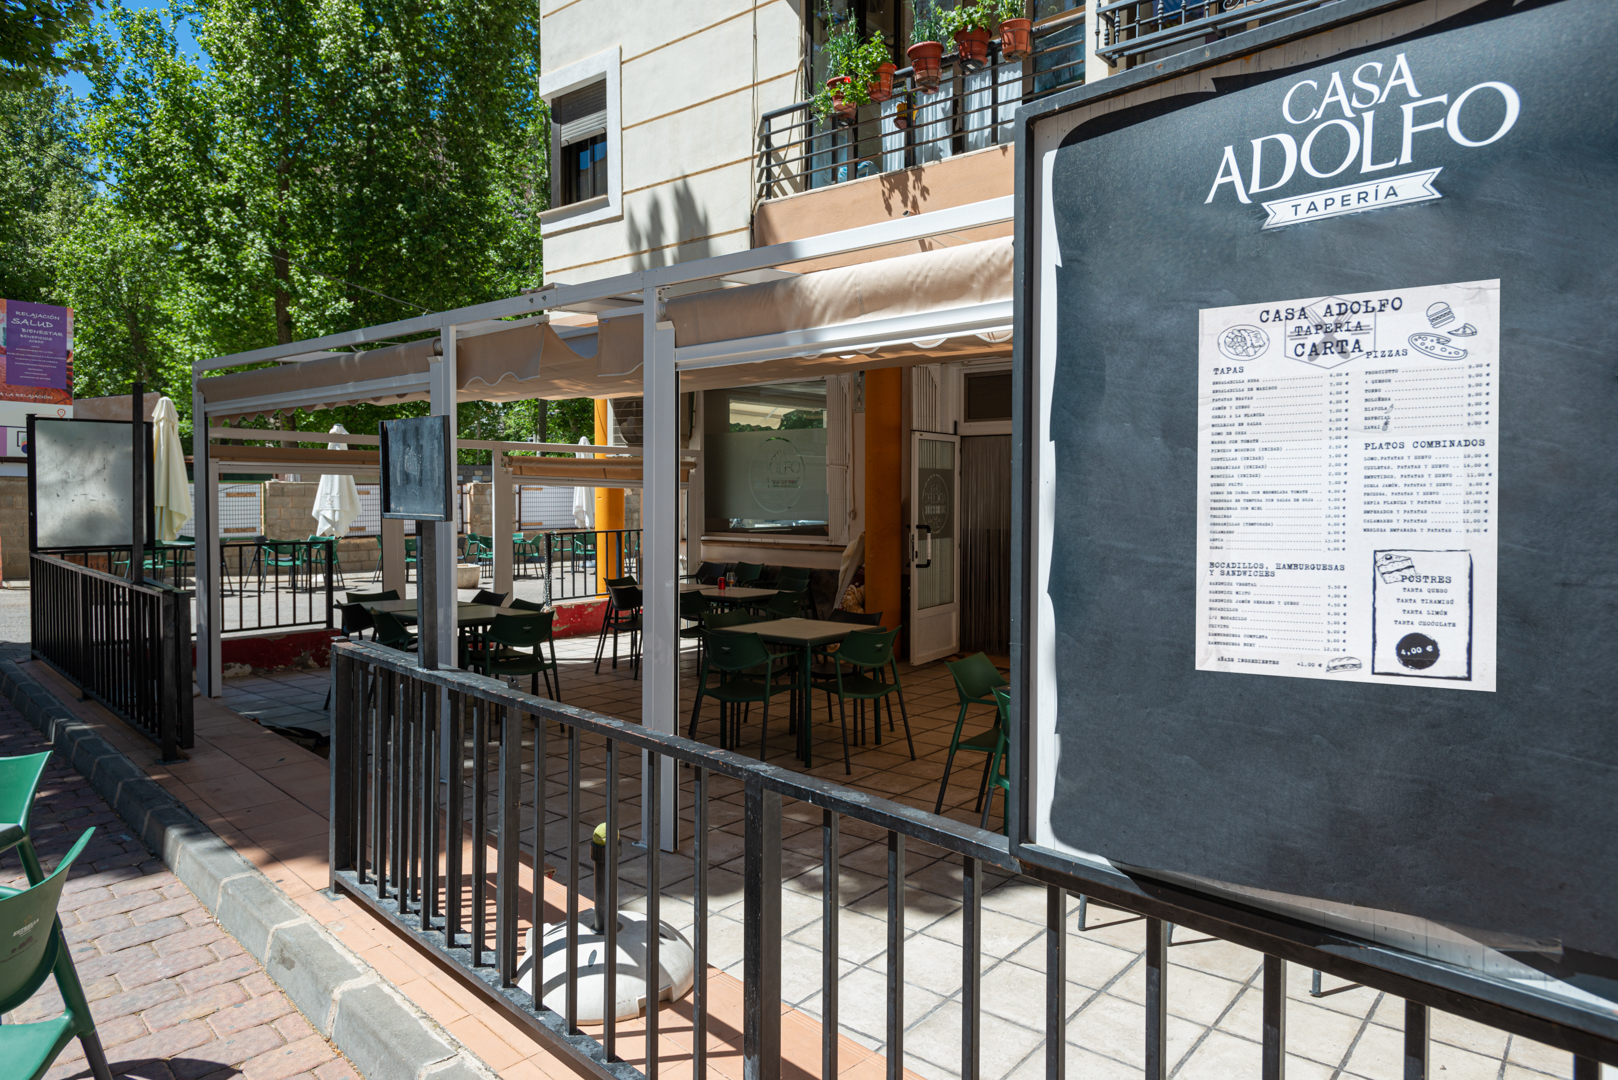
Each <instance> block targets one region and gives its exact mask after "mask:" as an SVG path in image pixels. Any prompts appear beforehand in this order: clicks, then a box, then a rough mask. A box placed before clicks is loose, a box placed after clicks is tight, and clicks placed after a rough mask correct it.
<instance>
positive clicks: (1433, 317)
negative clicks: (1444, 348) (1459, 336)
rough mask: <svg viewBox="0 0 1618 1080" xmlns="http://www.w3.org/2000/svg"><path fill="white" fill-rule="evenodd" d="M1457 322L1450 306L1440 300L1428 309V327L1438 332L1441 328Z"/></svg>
mask: <svg viewBox="0 0 1618 1080" xmlns="http://www.w3.org/2000/svg"><path fill="white" fill-rule="evenodd" d="M1454 321H1455V312H1453V311H1451V310H1450V307H1449V305H1448V304H1446V303H1444V301H1442V300H1440V301H1439V302H1438V303H1436V304H1433V305H1431V306H1430V307H1428V308H1427V325H1428V326H1431V327H1432V328H1433V329H1434V330H1437V329H1438V328H1439V327H1441V326H1448V325H1449V324H1450V323H1452V322H1454Z"/></svg>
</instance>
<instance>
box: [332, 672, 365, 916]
mask: <svg viewBox="0 0 1618 1080" xmlns="http://www.w3.org/2000/svg"><path fill="white" fill-rule="evenodd" d="M353 682H354V665H353V663H352V662H351V661H350V660H348V659H347V658H346V657H344V656H343V655H342V654H341V653H338V654H337V655H336V656H333V657H332V658H331V827H330V828H329V829H328V830H327V836H328V842H327V862H328V864H329V865H330V868H331V888H332V891H333V892H335V891H336V889H337V871H339V870H348V869H352V868H353V866H354V821H355V819H356V818H357V817H358V816H359V807H358V805H356V800H355V796H356V794H357V793H358V790H359V785H358V783H357V782H356V781H357V780H358V776H357V773H358V766H359V761H360V756H359V753H358V747H357V746H356V745H355V733H356V728H357V726H358V725H356V724H355V722H354V720H355V717H354V708H353V702H352V701H351V700H350V698H351V696H352V695H353V692H354V691H353Z"/></svg>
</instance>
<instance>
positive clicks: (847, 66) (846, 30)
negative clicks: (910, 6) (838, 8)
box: [811, 11, 892, 123]
mask: <svg viewBox="0 0 1618 1080" xmlns="http://www.w3.org/2000/svg"><path fill="white" fill-rule="evenodd" d="M822 15H823V16H825V15H826V12H824V11H822ZM824 52H825V56H826V70H827V72H828V82H831V81H834V80H839V79H841V80H845V81H843V82H841V83H840V84H838V85H837V86H836V87H835V88H834V87H833V86H831V85H827V84H822V85H820V86H819V87H817V88H816V89H815V93H814V97H813V98H812V99H811V109H812V110H813V112H814V114H815V118H816V119H817V120H819V121H821V122H822V123H824V122H825V121H826V120H827V119H828V118H829V117H830V116H832V114H833V113H836V112H838V111H839V110H838V108H837V103H838V99H839V98H840V99H841V100H842V104H843V110H842V111H843V113H844V114H845V115H852V113H853V112H854V111H855V110H857V109H858V108H859V107H860V106H861V105H869V104H870V102H871V84H872V83H873V82H875V81H876V80H877V69H878V68H880V67H881V66H882V65H883V64H886V63H890V62H891V61H892V58H891V56H890V55H889V53H888V46H887V43H886V42H884V41H883V40H882V36H881V35H880V34H877V33H873V34H872V35H871V36H870V38H868V39H867V40H865V41H861V40H860V35H859V31H858V30H856V29H855V28H854V20H853V18H851V17H849V16H846V15H845V16H842V17H841V18H837V19H835V21H834V22H833V24H832V31H831V34H830V35H828V36H827V38H826V46H825V49H824Z"/></svg>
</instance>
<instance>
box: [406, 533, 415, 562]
mask: <svg viewBox="0 0 1618 1080" xmlns="http://www.w3.org/2000/svg"><path fill="white" fill-rule="evenodd" d="M405 554H406V555H409V556H412V557H414V556H415V554H416V538H415V537H414V536H407V537H405Z"/></svg>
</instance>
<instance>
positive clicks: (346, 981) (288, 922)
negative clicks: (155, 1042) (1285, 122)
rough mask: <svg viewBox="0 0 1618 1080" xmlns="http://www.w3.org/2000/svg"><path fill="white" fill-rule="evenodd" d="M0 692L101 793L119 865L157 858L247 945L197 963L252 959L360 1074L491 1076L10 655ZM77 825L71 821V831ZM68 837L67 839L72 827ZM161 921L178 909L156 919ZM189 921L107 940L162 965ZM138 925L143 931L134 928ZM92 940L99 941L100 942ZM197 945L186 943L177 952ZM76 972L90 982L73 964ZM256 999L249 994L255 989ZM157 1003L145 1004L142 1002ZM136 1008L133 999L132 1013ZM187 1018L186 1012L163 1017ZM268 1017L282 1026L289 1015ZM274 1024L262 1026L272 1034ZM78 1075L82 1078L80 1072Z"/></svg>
mask: <svg viewBox="0 0 1618 1080" xmlns="http://www.w3.org/2000/svg"><path fill="white" fill-rule="evenodd" d="M0 698H4V699H6V700H8V701H9V702H10V703H11V705H14V706H15V709H13V708H11V707H10V706H7V705H6V702H5V701H0V709H3V710H4V714H3V715H0V724H4V723H7V722H14V723H16V724H18V725H20V730H24V731H26V725H31V726H32V727H33V728H34V729H35V731H34V732H33V733H32V736H33V739H34V742H33V744H32V745H33V747H34V750H35V751H37V750H38V749H42V748H47V747H48V748H52V749H54V750H56V751H57V755H58V756H57V757H56V758H55V759H53V762H52V765H53V767H64V766H66V764H67V763H68V762H71V765H72V767H73V768H74V769H76V770H77V775H79V778H80V780H81V782H83V785H84V788H83V790H84V794H85V795H87V796H89V797H91V798H97V799H98V802H99V801H100V800H105V801H104V802H100V806H101V807H102V809H104V810H106V811H107V812H108V813H109V814H113V813H115V818H114V819H113V820H114V821H116V819H117V818H121V819H122V822H123V827H122V828H119V829H118V836H119V837H120V838H121V839H120V842H121V843H125V844H133V845H134V847H133V848H132V849H131V851H130V852H129V853H127V854H126V855H125V858H127V859H128V860H130V861H129V862H128V863H127V864H126V865H128V866H132V867H138V866H141V865H144V864H147V863H150V865H151V866H152V867H153V868H154V870H156V871H162V868H163V867H164V866H166V867H167V868H168V869H169V870H171V871H173V873H172V875H170V876H169V880H171V881H174V883H175V884H177V885H180V886H181V887H182V888H185V889H188V890H189V892H190V893H191V894H192V896H193V902H200V907H199V910H201V911H203V913H204V914H205V915H206V914H207V913H209V912H211V916H210V917H211V918H214V919H217V920H218V925H217V926H216V927H215V930H216V931H218V932H219V933H220V936H221V937H222V938H225V939H227V940H231V939H232V938H233V940H231V944H232V945H233V946H235V947H236V949H237V950H239V952H240V953H242V954H245V955H241V956H235V957H232V958H231V959H222V958H218V957H216V958H215V960H213V961H210V962H209V964H207V965H205V966H212V965H213V964H229V963H230V962H231V961H232V960H234V961H235V962H236V963H238V964H252V965H254V966H255V967H256V966H257V965H259V964H262V965H263V967H262V969H261V970H262V972H263V973H265V974H267V975H268V977H269V980H270V981H271V983H272V985H274V986H276V987H278V988H279V990H280V992H281V993H283V994H284V999H285V1000H288V1001H290V1003H291V1005H292V1006H294V1007H295V1008H296V1010H297V1013H301V1014H302V1015H301V1016H299V1017H298V1019H297V1022H298V1023H303V1024H304V1025H305V1027H307V1028H308V1030H309V1032H310V1033H312V1034H313V1035H315V1036H316V1037H321V1038H323V1039H324V1038H329V1039H330V1040H331V1042H332V1043H334V1044H335V1045H336V1046H337V1048H338V1049H339V1050H341V1052H342V1053H343V1055H344V1056H345V1057H346V1058H347V1060H348V1062H350V1063H351V1067H352V1068H354V1069H356V1070H357V1071H358V1073H359V1074H360V1075H363V1076H364V1077H366V1078H367V1080H493V1076H494V1074H493V1073H492V1072H490V1070H489V1069H488V1067H487V1066H485V1065H484V1064H483V1063H482V1062H481V1061H479V1060H478V1058H477V1057H476V1056H475V1055H474V1054H473V1053H472V1052H471V1051H470V1050H468V1049H466V1047H464V1046H462V1045H461V1043H460V1042H459V1040H457V1039H455V1037H454V1036H452V1035H450V1034H449V1033H448V1032H447V1031H445V1030H444V1029H443V1028H441V1027H439V1026H438V1025H437V1024H435V1023H434V1022H433V1021H432V1020H431V1019H430V1018H429V1017H428V1016H427V1015H426V1014H425V1013H423V1012H422V1011H421V1010H420V1009H419V1008H417V1007H416V1006H415V1005H413V1004H411V1003H410V1002H409V1001H408V1000H407V999H406V998H405V997H404V996H403V995H401V994H400V993H399V992H398V991H397V990H395V989H394V988H393V987H392V986H389V985H388V984H387V983H386V982H385V981H384V980H383V979H382V978H381V977H380V976H379V975H378V974H377V973H376V971H375V970H374V969H373V968H372V967H371V966H370V965H369V964H367V963H366V962H365V961H364V960H362V959H360V958H359V957H358V956H356V955H354V953H353V952H351V951H350V950H349V949H347V948H346V947H344V946H343V945H342V944H341V943H340V942H339V941H338V940H337V939H336V938H335V937H333V936H332V935H331V934H330V933H329V932H328V931H327V930H326V929H325V927H323V926H321V925H320V924H319V923H318V922H316V921H315V920H314V918H313V917H311V916H310V915H309V914H308V913H307V912H305V911H304V910H303V909H302V908H300V907H298V906H297V905H296V904H294V903H293V902H292V901H291V900H289V899H288V898H287V896H286V894H285V893H283V892H281V890H280V889H278V888H277V887H276V886H275V885H274V883H272V882H271V881H270V880H269V879H268V878H266V877H265V876H264V875H263V874H262V873H260V872H259V870H258V869H257V868H256V867H255V866H253V864H252V863H250V862H248V861H247V860H246V859H245V858H243V857H242V856H241V855H239V854H237V853H236V851H235V850H234V849H232V848H231V847H230V845H229V844H227V843H225V842H224V841H223V840H221V839H220V838H219V837H218V836H217V835H216V834H215V833H214V832H213V831H212V830H211V829H209V828H208V827H207V826H206V825H204V824H203V823H202V822H201V821H199V820H197V818H196V816H195V815H194V814H192V813H191V812H190V811H189V810H187V809H186V808H185V807H184V806H182V805H181V804H180V803H179V802H178V801H176V800H175V799H174V797H173V796H171V795H170V794H169V793H168V792H166V791H164V790H163V789H162V787H161V786H159V785H158V784H157V782H156V781H154V780H152V779H151V778H150V777H149V776H147V775H146V774H145V773H144V772H142V771H141V770H140V769H139V768H138V767H137V766H136V765H135V764H134V762H132V761H130V760H129V758H127V757H126V756H124V754H123V753H121V752H120V751H119V750H117V749H116V748H115V747H113V746H112V745H111V744H110V743H108V742H107V741H106V740H105V739H103V738H102V737H101V736H100V735H99V734H98V733H97V732H96V730H95V729H94V727H92V726H91V725H90V724H87V723H85V722H84V721H83V720H80V719H78V718H77V717H74V716H73V715H71V714H70V713H69V712H68V711H67V709H66V708H64V707H63V706H62V704H61V703H60V702H59V701H57V700H56V698H55V697H53V696H52V695H51V694H50V692H49V691H47V690H46V689H45V688H44V687H42V686H40V685H39V683H37V682H36V681H35V680H34V679H32V678H30V677H29V676H28V675H27V674H26V673H24V672H23V671H22V669H21V668H19V667H18V666H17V664H16V663H15V662H14V661H11V660H0ZM41 735H42V736H43V739H42V740H41V739H40V736H41ZM0 752H4V753H22V752H23V751H21V750H9V751H0ZM82 831H83V829H82V828H81V829H80V830H79V832H82ZM73 835H74V836H75V837H77V836H78V832H75V833H74V834H73ZM64 850H65V849H64ZM153 851H155V852H158V853H159V854H160V855H161V861H157V860H153V859H152V858H151V856H150V855H149V854H147V853H148V852H153ZM42 854H43V853H42ZM47 865H50V864H49V862H47ZM132 876H133V875H132ZM141 876H145V875H144V874H143V875H141ZM70 887H71V886H70ZM165 899H167V898H165ZM65 906H66V902H65V901H64V907H65ZM170 918H178V917H177V916H159V917H158V919H170ZM91 921H95V920H91ZM153 921H154V922H156V921H158V920H153ZM196 929H198V928H197V927H192V926H180V925H179V924H177V923H172V922H170V923H164V926H163V928H162V929H159V930H155V931H147V930H145V929H143V928H142V927H136V926H135V925H134V923H133V920H130V925H129V926H127V927H120V928H118V929H116V930H113V931H110V933H115V934H128V935H129V936H128V939H127V940H125V939H124V938H116V939H114V940H115V942H121V943H122V944H121V945H120V948H119V950H118V951H122V950H123V949H128V948H133V947H136V946H149V947H150V949H151V952H152V953H153V955H154V957H156V958H157V959H155V960H154V961H153V962H154V963H155V964H156V966H157V967H159V968H161V967H162V964H163V960H162V959H161V958H162V957H164V956H165V955H167V954H166V953H164V952H162V951H160V950H161V949H162V948H164V947H166V945H167V940H168V934H169V933H170V932H171V931H172V932H173V933H174V934H175V935H176V936H180V935H185V934H189V933H191V932H192V931H193V930H196ZM225 931H228V934H226V933H225ZM144 933H150V934H151V935H152V936H150V937H143V936H142V935H143V934H144ZM70 934H71V932H70ZM182 940H185V939H183V938H182ZM97 941H98V945H99V939H97ZM196 947H198V946H187V949H185V950H182V951H187V950H189V949H193V948H196ZM97 951H98V952H99V951H100V950H99V948H98V950H97ZM193 955H198V956H200V954H193ZM80 973H81V976H82V977H84V978H85V979H87V980H88V978H89V976H88V975H87V974H86V973H85V972H84V969H83V967H81V968H80ZM176 977H178V976H176ZM245 977H246V976H240V977H237V979H240V978H245ZM206 978H207V976H199V977H198V979H206ZM237 979H226V978H223V977H221V979H219V980H216V981H215V982H213V983H208V984H207V985H202V986H198V987H197V989H198V990H207V989H210V988H211V987H213V986H215V985H220V984H221V983H223V982H234V981H237ZM193 981H196V980H193ZM219 992H220V993H228V991H219ZM261 996H263V995H254V997H255V998H256V997H261ZM164 1003H165V1002H153V1003H151V1007H156V1006H157V1005H159V1004H164ZM238 1004H245V1003H238ZM146 1007H147V1006H145V1005H142V1006H139V1007H138V1008H137V1009H135V1010H134V1011H137V1012H138V1011H141V1010H143V1009H145V1008H146ZM91 1011H92V1013H94V1015H95V1016H96V1017H97V1020H98V1022H99V1020H100V1017H101V1013H100V1012H99V1011H97V1010H96V1008H95V1007H92V1010H91ZM289 1015H296V1014H289ZM191 1022H192V1020H191V1019H188V1020H184V1021H180V1022H179V1024H176V1025H172V1026H180V1025H182V1024H189V1023H191ZM276 1023H281V1025H282V1026H290V1025H291V1024H292V1022H291V1021H286V1022H284V1023H283V1022H280V1021H278V1022H276ZM276 1023H271V1024H270V1025H269V1026H270V1027H271V1028H272V1029H275V1030H277V1031H279V1029H278V1028H277V1027H276ZM255 1026H261V1025H255ZM187 1030H195V1029H189V1028H188V1029H187ZM304 1037H305V1038H306V1037H307V1036H304ZM103 1039H105V1036H103ZM210 1041H212V1040H210ZM198 1045H201V1044H198ZM108 1055H109V1057H110V1058H112V1059H113V1060H114V1061H122V1058H119V1057H117V1056H116V1052H115V1051H114V1049H113V1048H112V1047H111V1046H110V1045H109V1046H108ZM297 1072H298V1070H292V1071H291V1072H282V1073H275V1072H265V1073H263V1074H262V1075H263V1076H265V1077H272V1076H273V1077H283V1076H294V1075H297ZM81 1073H82V1075H86V1076H87V1075H88V1073H83V1072H82V1069H81ZM63 1075H65V1076H72V1075H78V1074H75V1073H73V1072H68V1073H65V1074H63ZM130 1075H131V1080H159V1078H161V1080H167V1077H166V1076H164V1074H163V1073H161V1072H157V1073H153V1074H152V1076H151V1077H150V1078H149V1077H148V1075H147V1073H145V1072H136V1073H132V1074H130ZM187 1075H198V1074H187ZM239 1075H243V1072H242V1070H236V1071H233V1072H225V1073H221V1074H220V1076H221V1077H224V1076H239ZM246 1075H247V1077H248V1080H258V1077H257V1076H256V1075H254V1074H252V1073H247V1074H246Z"/></svg>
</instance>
